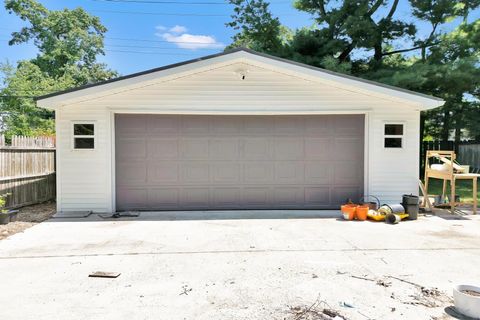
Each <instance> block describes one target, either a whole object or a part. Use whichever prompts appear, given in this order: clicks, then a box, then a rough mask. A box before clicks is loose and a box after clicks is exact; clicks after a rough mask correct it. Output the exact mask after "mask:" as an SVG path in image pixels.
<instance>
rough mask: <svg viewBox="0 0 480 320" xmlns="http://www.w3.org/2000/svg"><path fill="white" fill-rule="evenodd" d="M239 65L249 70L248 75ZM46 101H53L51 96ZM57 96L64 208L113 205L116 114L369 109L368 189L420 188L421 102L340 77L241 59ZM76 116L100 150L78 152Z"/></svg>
mask: <svg viewBox="0 0 480 320" xmlns="http://www.w3.org/2000/svg"><path fill="white" fill-rule="evenodd" d="M262 59H264V58H262ZM239 70H241V71H242V72H243V71H245V70H246V78H245V80H242V79H241V78H240V76H239V74H238V71H239ZM346 81H347V80H346ZM100 87H101V86H100ZM100 87H99V88H100ZM75 94H76V93H75ZM99 94H102V95H103V96H99ZM60 97H61V96H60ZM45 99H46V100H45V102H44V104H47V103H48V99H49V98H45ZM53 99H57V100H55V101H53V100H52V101H51V102H52V103H53V102H55V103H58V105H57V106H56V107H55V110H56V119H57V143H58V157H57V167H58V175H57V179H58V188H57V190H58V191H57V192H58V210H59V211H79V210H93V211H94V212H112V211H113V210H114V209H115V177H114V172H115V168H114V158H115V157H114V143H115V141H114V133H113V132H114V127H113V126H114V114H115V113H140V114H142V113H143V114H144V113H157V114H212V115H215V114H252V115H254V114H263V115H269V114H272V115H273V114H365V115H366V116H365V119H366V124H365V125H366V130H365V179H364V182H365V186H364V190H365V193H368V194H372V195H376V196H378V197H379V198H380V199H381V201H382V203H383V202H387V203H388V202H398V201H400V200H401V195H402V194H404V193H413V194H417V193H418V187H417V184H418V171H419V168H418V166H419V117H420V115H419V112H420V111H419V110H420V109H422V105H421V103H418V102H416V101H414V100H415V99H413V100H412V101H406V100H405V99H403V98H402V99H403V100H402V99H399V98H398V97H392V98H391V99H389V98H388V97H386V96H385V94H383V93H382V95H378V94H369V93H368V92H366V91H365V90H363V89H362V90H358V91H356V90H353V89H348V88H346V87H345V86H344V85H343V84H342V79H339V82H338V83H337V84H336V83H335V82H332V81H330V80H329V81H324V80H323V79H319V81H314V80H312V76H311V75H308V74H306V75H303V74H300V73H298V72H296V71H295V72H294V71H292V70H289V69H288V68H285V69H282V68H281V66H279V65H276V64H275V65H272V66H268V65H267V64H266V63H265V62H258V61H254V59H253V60H252V61H249V60H248V59H246V58H244V57H243V58H242V59H232V61H227V60H225V61H224V60H222V61H220V62H219V63H216V64H215V63H212V64H210V65H202V66H201V68H199V69H198V70H194V71H193V72H190V73H189V74H184V73H175V72H171V73H170V74H169V75H167V76H166V77H160V78H158V79H157V80H155V79H154V77H153V78H152V79H150V80H148V81H146V82H144V83H137V84H135V86H134V87H133V86H132V85H131V84H130V85H128V86H125V87H124V88H123V89H121V87H118V88H117V89H115V90H114V91H106V92H105V93H104V94H103V93H101V92H100V93H98V92H97V93H96V94H95V95H93V96H92V95H90V96H89V95H87V96H75V97H74V98H73V99H69V100H66V101H64V102H63V101H62V102H61V103H59V102H58V101H59V100H58V99H59V97H54V98H53ZM73 121H80V122H81V121H86V122H91V121H93V122H95V124H96V126H95V131H96V137H95V138H96V141H95V143H96V147H95V149H94V150H73V148H72V122H73ZM388 122H391V123H403V124H404V126H405V127H404V128H405V132H404V148H402V149H385V148H384V147H383V143H384V141H383V130H384V124H385V123H388Z"/></svg>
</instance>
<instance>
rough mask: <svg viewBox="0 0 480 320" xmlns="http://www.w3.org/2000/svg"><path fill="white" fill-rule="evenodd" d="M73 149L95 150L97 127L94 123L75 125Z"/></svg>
mask: <svg viewBox="0 0 480 320" xmlns="http://www.w3.org/2000/svg"><path fill="white" fill-rule="evenodd" d="M73 149H78V150H85V149H95V125H94V124H93V123H74V124H73Z"/></svg>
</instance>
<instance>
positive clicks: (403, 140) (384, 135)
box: [382, 121, 406, 150]
mask: <svg viewBox="0 0 480 320" xmlns="http://www.w3.org/2000/svg"><path fill="white" fill-rule="evenodd" d="M388 125H399V126H402V134H386V133H385V128H386V126H388ZM405 131H406V126H405V123H404V122H398V121H397V122H395V121H385V122H384V123H383V128H382V132H383V139H382V144H383V148H384V149H389V150H395V149H400V150H401V149H405ZM387 138H397V139H400V140H401V144H402V146H401V147H400V148H395V147H387V146H385V140H386V139H387Z"/></svg>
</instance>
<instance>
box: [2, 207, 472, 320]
mask: <svg viewBox="0 0 480 320" xmlns="http://www.w3.org/2000/svg"><path fill="white" fill-rule="evenodd" d="M192 214H194V213H192V212H190V213H188V215H189V216H191V215H192ZM290 214H291V213H290ZM299 217H301V218H298V219H296V218H295V215H293V216H292V217H290V218H289V219H286V218H285V219H268V218H264V219H241V218H239V219H232V220H229V219H226V218H225V219H218V218H217V219H210V220H192V219H183V220H171V219H165V217H163V218H162V217H159V216H158V215H157V216H156V215H155V214H150V216H149V215H143V214H142V215H141V216H140V217H139V218H137V219H131V218H126V219H116V220H115V219H107V220H104V219H101V218H98V217H93V216H91V217H89V218H87V219H77V220H72V219H63V220H62V219H52V220H49V221H48V222H44V223H42V224H39V225H37V226H34V227H32V228H31V229H28V230H27V231H25V232H24V233H20V234H16V235H14V236H12V237H10V238H8V239H6V240H2V241H0V274H2V275H3V277H2V281H1V283H0V305H2V308H0V316H1V318H2V319H52V318H68V319H119V318H127V317H128V318H131V319H284V318H285V319H293V318H291V314H290V313H289V307H292V306H297V305H309V304H312V303H313V302H314V301H315V300H316V299H317V298H319V297H320V299H321V300H322V301H325V302H326V303H328V305H330V306H331V307H332V308H334V309H336V310H338V311H339V312H341V313H342V314H343V315H345V316H346V317H348V319H366V318H371V319H414V318H415V319H433V318H434V317H436V318H435V319H443V318H445V319H447V318H448V317H449V316H448V315H447V314H446V313H445V308H448V307H450V306H451V305H452V303H451V301H450V300H449V299H450V298H451V294H452V293H451V290H452V288H453V285H455V284H459V283H465V282H472V281H475V280H478V279H480V268H476V267H475V266H479V265H480V235H479V232H478V230H479V229H480V219H479V217H476V216H468V217H465V218H464V219H462V220H449V219H444V218H442V217H437V216H431V217H421V218H420V219H419V220H418V221H406V222H402V223H400V224H398V225H387V224H384V223H373V222H347V221H341V220H338V219H336V218H323V219H312V218H309V219H306V218H305V217H302V216H301V215H300V216H299ZM93 271H110V272H119V273H121V275H120V277H118V278H116V279H98V278H97V279H95V278H88V274H90V273H91V272H93ZM352 275H353V276H356V277H360V278H355V277H352ZM388 276H394V277H399V278H401V279H405V280H408V281H411V282H414V283H418V284H420V285H422V286H425V287H437V288H438V289H439V290H440V291H442V292H443V295H444V297H445V299H447V300H442V301H441V302H439V303H438V305H435V306H430V307H427V306H425V305H421V304H418V301H417V300H416V297H417V296H418V288H416V287H415V286H412V285H409V284H407V283H403V282H401V281H398V280H395V279H393V280H392V279H390V280H388V281H389V282H391V286H389V287H385V286H382V285H378V284H377V282H376V281H368V280H362V279H361V278H362V277H365V278H369V279H375V280H382V281H383V280H386V279H387V277H388ZM380 282H381V281H380ZM190 289H191V290H190ZM344 302H346V303H347V304H351V305H353V306H354V308H346V307H342V306H340V305H341V304H342V303H344Z"/></svg>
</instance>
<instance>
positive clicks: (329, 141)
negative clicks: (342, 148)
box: [305, 137, 333, 160]
mask: <svg viewBox="0 0 480 320" xmlns="http://www.w3.org/2000/svg"><path fill="white" fill-rule="evenodd" d="M332 147H333V138H328V137H327V138H305V160H329V159H331V158H332V154H333V153H332Z"/></svg>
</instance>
